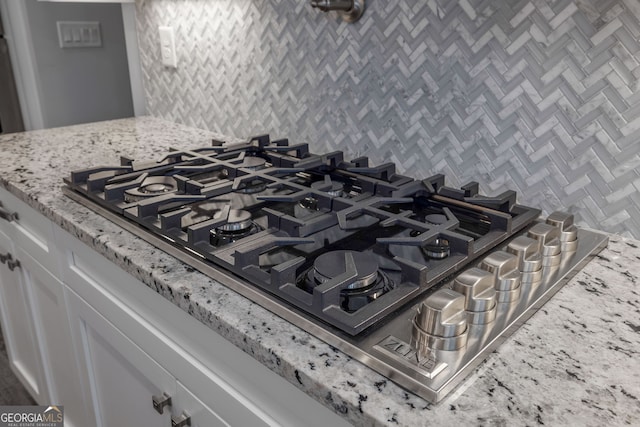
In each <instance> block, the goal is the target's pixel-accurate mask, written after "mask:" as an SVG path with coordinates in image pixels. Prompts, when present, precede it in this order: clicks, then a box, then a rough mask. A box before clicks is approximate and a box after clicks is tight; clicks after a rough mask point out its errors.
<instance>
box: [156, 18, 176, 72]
mask: <svg viewBox="0 0 640 427" xmlns="http://www.w3.org/2000/svg"><path fill="white" fill-rule="evenodd" d="M158 32H159V33H160V51H161V54H162V64H163V65H165V66H167V67H173V68H176V67H177V66H178V58H177V56H176V42H175V37H174V35H173V27H158Z"/></svg>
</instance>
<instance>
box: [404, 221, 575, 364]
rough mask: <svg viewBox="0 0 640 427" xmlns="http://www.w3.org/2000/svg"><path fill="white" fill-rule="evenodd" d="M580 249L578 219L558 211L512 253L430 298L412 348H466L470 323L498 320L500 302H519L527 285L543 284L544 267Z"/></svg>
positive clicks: (492, 257)
mask: <svg viewBox="0 0 640 427" xmlns="http://www.w3.org/2000/svg"><path fill="white" fill-rule="evenodd" d="M577 245H578V232H577V228H576V227H575V225H573V215H570V214H567V213H564V212H554V213H552V214H551V215H549V217H548V218H547V221H546V223H537V224H535V225H534V226H533V227H531V228H530V229H529V232H528V233H527V235H526V236H524V235H523V236H518V237H516V238H515V239H513V240H512V241H511V242H510V243H509V244H508V245H507V248H506V251H496V252H493V253H490V254H489V255H487V256H486V257H485V258H484V259H483V260H482V261H481V262H480V266H479V267H473V268H470V269H468V270H466V271H464V272H462V273H461V274H459V275H458V276H457V277H456V278H455V279H454V281H453V285H452V289H440V290H438V291H436V292H434V293H433V294H432V295H430V296H429V297H428V298H427V299H426V300H425V301H424V302H423V303H422V304H421V305H420V307H419V308H418V311H417V313H416V316H415V318H414V320H413V325H412V333H411V345H412V346H414V348H416V349H418V350H419V351H424V352H425V353H427V352H429V351H430V350H431V349H438V350H457V349H460V348H462V347H464V346H465V345H466V342H467V328H468V325H469V324H472V325H484V324H488V323H491V322H493V321H494V320H495V318H496V312H497V304H498V303H513V302H515V301H518V300H519V298H520V295H521V291H522V284H523V283H524V284H533V283H537V282H539V281H541V280H542V277H543V270H544V268H545V267H554V266H557V265H559V264H560V260H561V258H562V253H563V252H573V251H575V250H576V249H577Z"/></svg>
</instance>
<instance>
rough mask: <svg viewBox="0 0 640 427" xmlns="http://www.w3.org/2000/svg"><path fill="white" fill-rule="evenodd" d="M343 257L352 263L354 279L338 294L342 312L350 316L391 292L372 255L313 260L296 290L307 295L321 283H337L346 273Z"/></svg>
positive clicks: (331, 255) (343, 252)
mask: <svg viewBox="0 0 640 427" xmlns="http://www.w3.org/2000/svg"><path fill="white" fill-rule="evenodd" d="M347 255H351V259H353V268H354V270H355V277H353V278H351V279H350V280H349V281H348V283H347V284H346V286H345V287H344V288H343V289H341V290H340V299H341V306H342V309H343V310H345V311H347V312H349V313H353V312H355V311H357V310H359V309H361V308H362V307H364V306H365V305H367V304H368V303H370V302H371V301H373V300H375V299H376V298H378V297H380V296H381V295H383V294H384V293H386V292H388V291H389V290H391V288H392V284H391V280H390V279H389V277H388V276H387V275H386V274H385V273H384V272H383V271H382V270H381V269H380V268H379V264H378V260H377V259H376V258H375V256H373V255H372V254H368V253H364V252H356V251H346V250H338V251H332V252H327V253H325V254H322V255H320V256H319V257H317V258H316V259H315V261H314V263H313V267H312V268H310V269H309V270H308V271H307V272H306V273H305V274H304V275H303V279H302V283H299V286H300V287H302V288H303V289H305V290H306V291H308V292H313V288H315V287H316V286H320V285H322V284H324V283H327V282H330V281H333V280H339V277H340V276H341V275H343V274H345V273H346V272H347V271H348V270H349V269H348V267H347Z"/></svg>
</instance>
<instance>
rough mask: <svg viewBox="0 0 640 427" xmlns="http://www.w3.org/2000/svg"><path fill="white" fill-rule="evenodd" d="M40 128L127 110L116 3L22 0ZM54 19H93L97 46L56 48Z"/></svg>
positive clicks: (124, 54)
mask: <svg viewBox="0 0 640 427" xmlns="http://www.w3.org/2000/svg"><path fill="white" fill-rule="evenodd" d="M25 6H26V8H25V10H26V19H27V21H28V24H29V27H30V34H31V41H32V48H33V57H34V59H35V64H34V67H35V71H36V79H37V88H38V93H39V98H40V106H41V109H42V118H43V126H44V127H56V126H64V125H70V124H76V123H86V122H94V121H100V120H108V119H115V118H121V117H130V116H132V115H133V103H132V99H131V86H130V82H129V69H128V65H127V52H126V48H125V39H124V29H123V23H122V10H121V6H120V5H119V4H78V3H76V4H69V3H48V2H38V1H36V0H26V1H25ZM56 21H99V22H100V25H101V33H102V43H103V45H102V47H98V48H73V49H61V48H60V47H59V45H58V35H57V27H56Z"/></svg>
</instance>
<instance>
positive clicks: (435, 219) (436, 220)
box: [424, 214, 448, 225]
mask: <svg viewBox="0 0 640 427" xmlns="http://www.w3.org/2000/svg"><path fill="white" fill-rule="evenodd" d="M424 219H425V221H427V222H428V223H430V224H433V225H441V224H444V223H445V222H447V221H448V219H447V216H446V215H442V214H430V215H427V216H425V217H424Z"/></svg>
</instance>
